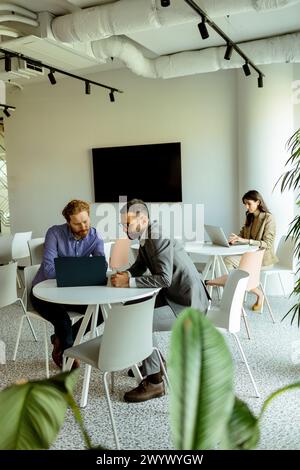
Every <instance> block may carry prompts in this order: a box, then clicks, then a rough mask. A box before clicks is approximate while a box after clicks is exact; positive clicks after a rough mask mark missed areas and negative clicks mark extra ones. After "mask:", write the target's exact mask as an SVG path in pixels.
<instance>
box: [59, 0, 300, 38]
mask: <svg viewBox="0 0 300 470" xmlns="http://www.w3.org/2000/svg"><path fill="white" fill-rule="evenodd" d="M297 4H300V0H239V1H236V0H202V1H201V7H202V8H203V9H204V10H205V11H206V12H207V14H208V15H209V16H211V17H212V18H213V17H216V16H225V15H234V14H238V13H245V12H248V11H249V12H251V11H260V12H262V11H270V10H276V9H279V8H283V7H288V6H293V5H297ZM197 19H199V15H198V14H197V13H195V12H194V11H193V10H192V9H191V8H190V7H188V6H187V4H186V3H185V2H184V1H183V0H172V2H171V6H170V7H168V8H162V7H161V2H160V0H119V1H118V2H114V3H109V4H105V5H98V6H95V7H90V8H85V9H82V10H80V11H77V12H74V13H70V14H68V15H64V16H59V17H56V18H55V19H54V20H53V22H52V32H53V35H54V37H55V39H57V40H59V41H62V42H78V41H80V42H85V41H95V40H97V39H104V38H108V37H110V36H116V35H121V34H125V35H126V34H129V33H135V32H139V31H147V30H151V29H155V28H159V27H161V26H166V25H168V26H171V25H176V24H182V23H187V22H188V21H195V20H197Z"/></svg>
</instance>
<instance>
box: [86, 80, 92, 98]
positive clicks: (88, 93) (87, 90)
mask: <svg viewBox="0 0 300 470" xmlns="http://www.w3.org/2000/svg"><path fill="white" fill-rule="evenodd" d="M85 94H86V95H90V94H91V84H90V82H85Z"/></svg>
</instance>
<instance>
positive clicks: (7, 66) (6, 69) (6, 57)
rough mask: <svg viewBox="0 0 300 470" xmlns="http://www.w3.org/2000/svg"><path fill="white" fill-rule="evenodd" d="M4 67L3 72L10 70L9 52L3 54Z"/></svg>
mask: <svg viewBox="0 0 300 470" xmlns="http://www.w3.org/2000/svg"><path fill="white" fill-rule="evenodd" d="M4 69H5V72H10V71H11V57H10V55H9V54H5V59H4Z"/></svg>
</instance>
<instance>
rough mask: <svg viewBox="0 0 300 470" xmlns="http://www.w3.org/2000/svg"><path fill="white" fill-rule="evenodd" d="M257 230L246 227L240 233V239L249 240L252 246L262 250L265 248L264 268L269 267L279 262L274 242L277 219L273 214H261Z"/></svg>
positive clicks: (250, 226)
mask: <svg viewBox="0 0 300 470" xmlns="http://www.w3.org/2000/svg"><path fill="white" fill-rule="evenodd" d="M257 217H258V221H257V224H256V227H255V230H252V225H253V224H250V225H249V227H246V225H244V226H243V227H242V228H241V231H240V237H242V238H246V239H247V238H249V240H250V245H256V246H259V247H260V248H265V250H266V251H265V254H264V257H263V261H262V266H269V265H270V264H275V263H277V262H278V258H277V257H276V255H275V253H274V240H275V234H276V225H275V219H274V217H273V215H272V214H269V213H268V212H260V213H259V215H258V216H257ZM250 234H251V239H250Z"/></svg>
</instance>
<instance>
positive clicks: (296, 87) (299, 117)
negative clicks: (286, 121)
mask: <svg viewBox="0 0 300 470" xmlns="http://www.w3.org/2000/svg"><path fill="white" fill-rule="evenodd" d="M293 105H294V119H295V129H299V128H300V64H295V65H294V82H293Z"/></svg>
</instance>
